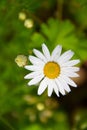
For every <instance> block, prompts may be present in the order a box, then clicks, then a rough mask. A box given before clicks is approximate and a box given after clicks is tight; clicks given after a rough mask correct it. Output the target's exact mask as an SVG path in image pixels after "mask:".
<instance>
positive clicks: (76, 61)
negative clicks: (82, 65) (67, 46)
mask: <svg viewBox="0 0 87 130" xmlns="http://www.w3.org/2000/svg"><path fill="white" fill-rule="evenodd" d="M79 62H80V60H70V61H68V62H65V63H64V64H62V65H61V66H74V65H76V64H78V63H79Z"/></svg>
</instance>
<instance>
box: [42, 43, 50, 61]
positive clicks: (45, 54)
mask: <svg viewBox="0 0 87 130" xmlns="http://www.w3.org/2000/svg"><path fill="white" fill-rule="evenodd" d="M42 51H43V53H44V56H45V57H46V58H47V60H50V52H49V50H48V48H47V46H46V45H45V44H42Z"/></svg>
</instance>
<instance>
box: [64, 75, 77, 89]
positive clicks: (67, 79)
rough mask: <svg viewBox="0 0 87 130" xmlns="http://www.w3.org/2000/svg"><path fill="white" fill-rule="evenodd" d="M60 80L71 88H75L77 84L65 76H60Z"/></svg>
mask: <svg viewBox="0 0 87 130" xmlns="http://www.w3.org/2000/svg"><path fill="white" fill-rule="evenodd" d="M62 78H63V79H64V80H65V81H66V82H67V83H68V84H69V85H71V86H73V87H77V84H76V83H75V82H74V81H73V80H72V79H70V78H69V77H67V76H62Z"/></svg>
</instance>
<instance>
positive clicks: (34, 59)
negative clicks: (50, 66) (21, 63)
mask: <svg viewBox="0 0 87 130" xmlns="http://www.w3.org/2000/svg"><path fill="white" fill-rule="evenodd" d="M29 60H30V62H31V63H32V64H36V65H37V64H41V65H44V62H43V61H42V60H41V59H39V58H36V57H35V56H29Z"/></svg>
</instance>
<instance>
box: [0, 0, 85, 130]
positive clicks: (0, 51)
mask: <svg viewBox="0 0 87 130" xmlns="http://www.w3.org/2000/svg"><path fill="white" fill-rule="evenodd" d="M43 42H45V43H46V45H47V46H48V47H49V49H50V51H52V50H53V48H54V47H55V46H56V45H57V44H61V45H62V46H63V50H64V51H66V50H68V49H71V50H73V51H74V52H75V58H78V59H80V60H81V64H80V65H79V66H80V67H81V71H80V72H79V73H80V76H81V77H80V80H76V81H77V83H78V88H76V89H75V88H74V89H73V88H72V92H71V93H69V94H67V95H66V96H64V97H63V96H62V95H61V96H60V97H59V98H58V97H56V95H55V94H53V95H52V97H51V98H49V97H47V92H45V93H44V94H43V95H41V96H40V97H39V96H37V89H38V86H32V87H28V86H27V81H26V80H24V76H25V75H26V74H27V73H28V71H27V70H25V69H24V68H19V67H18V66H17V64H16V63H15V58H16V56H17V55H20V54H24V55H26V56H28V55H29V54H32V49H33V48H37V49H39V50H41V44H42V43H43ZM0 74H1V76H0V130H44V129H45V130H58V129H59V130H87V78H86V77H87V0H0Z"/></svg>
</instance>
